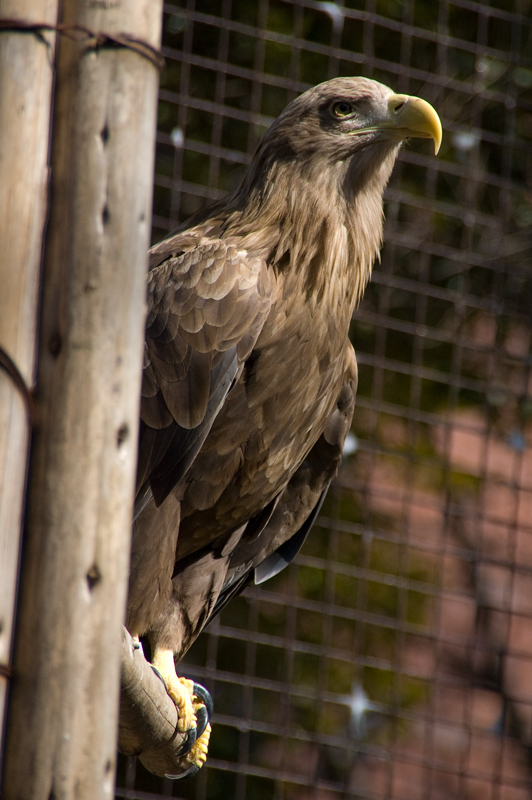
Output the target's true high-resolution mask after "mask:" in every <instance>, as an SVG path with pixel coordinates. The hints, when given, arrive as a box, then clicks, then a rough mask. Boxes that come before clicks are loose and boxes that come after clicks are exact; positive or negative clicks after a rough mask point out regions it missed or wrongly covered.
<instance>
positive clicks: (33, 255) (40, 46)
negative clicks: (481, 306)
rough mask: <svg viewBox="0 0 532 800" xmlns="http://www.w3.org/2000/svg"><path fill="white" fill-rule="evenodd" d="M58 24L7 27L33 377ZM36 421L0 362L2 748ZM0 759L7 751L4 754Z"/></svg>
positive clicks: (29, 1) (5, 100)
mask: <svg viewBox="0 0 532 800" xmlns="http://www.w3.org/2000/svg"><path fill="white" fill-rule="evenodd" d="M57 6H58V0H0V19H19V20H32V21H36V22H37V21H38V22H45V23H48V24H51V25H55V23H56V22H57ZM54 48H55V34H54V33H51V32H46V33H43V35H42V37H41V38H40V39H39V38H37V37H36V36H34V35H28V34H26V33H21V32H14V31H13V30H4V31H3V32H0V347H1V348H2V349H3V350H4V351H5V353H6V354H7V355H8V356H9V357H10V359H11V360H12V361H13V362H14V363H15V364H16V366H17V367H18V370H19V373H20V375H21V377H22V379H23V381H24V382H25V383H26V385H27V387H28V390H31V389H32V387H33V380H34V365H35V349H36V324H37V301H38V288H39V275H40V265H41V252H42V236H43V229H44V221H45V216H46V189H47V181H48V167H47V158H48V132H49V129H50V104H51V95H52V70H53V61H54ZM29 433H30V424H29V419H28V415H27V409H26V408H25V403H24V399H23V395H22V394H21V392H20V391H19V389H17V386H16V384H15V382H14V381H13V380H12V379H11V378H10V377H9V375H8V373H7V372H6V371H5V369H2V368H0V752H1V751H2V732H3V724H2V723H3V719H4V708H5V699H6V690H7V685H8V676H9V675H10V673H11V646H12V630H13V616H14V611H15V595H16V585H17V575H18V558H19V550H20V532H21V524H22V507H23V502H24V489H25V481H26V470H27V455H28V445H29ZM0 762H1V759H0Z"/></svg>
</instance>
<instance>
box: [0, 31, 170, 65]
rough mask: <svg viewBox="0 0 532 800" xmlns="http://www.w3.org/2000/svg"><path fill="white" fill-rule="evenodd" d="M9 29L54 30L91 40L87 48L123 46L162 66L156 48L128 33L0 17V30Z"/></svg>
mask: <svg viewBox="0 0 532 800" xmlns="http://www.w3.org/2000/svg"><path fill="white" fill-rule="evenodd" d="M2 31H11V32H18V33H33V34H35V35H37V36H39V35H40V34H42V32H43V31H54V32H55V33H59V34H60V35H61V36H66V37H68V38H69V39H73V40H74V41H78V42H82V41H88V40H91V39H92V40H93V42H92V43H89V44H88V46H87V49H88V50H100V49H101V48H103V47H124V48H126V49H127V50H132V51H133V52H134V53H138V55H139V56H142V57H143V58H147V59H148V61H150V63H152V64H153V65H154V66H155V67H156V68H157V69H158V70H161V69H162V68H163V66H164V58H163V56H162V54H161V52H160V51H159V50H157V48H155V47H153V45H151V44H150V43H149V42H146V41H145V40H144V39H138V38H137V37H136V36H132V35H131V34H130V33H104V32H103V31H93V30H91V29H90V28H87V27H85V26H84V25H51V24H49V23H47V22H28V21H27V20H21V19H9V18H2V19H0V32H2Z"/></svg>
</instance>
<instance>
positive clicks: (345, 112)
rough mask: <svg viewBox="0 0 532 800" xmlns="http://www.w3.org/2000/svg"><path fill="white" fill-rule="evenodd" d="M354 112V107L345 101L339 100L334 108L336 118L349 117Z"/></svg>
mask: <svg viewBox="0 0 532 800" xmlns="http://www.w3.org/2000/svg"><path fill="white" fill-rule="evenodd" d="M354 110H355V109H354V108H353V106H352V105H351V104H350V103H347V102H346V101H345V100H338V102H336V103H334V105H333V107H332V113H333V114H334V116H335V117H348V116H349V114H352V113H353V111H354Z"/></svg>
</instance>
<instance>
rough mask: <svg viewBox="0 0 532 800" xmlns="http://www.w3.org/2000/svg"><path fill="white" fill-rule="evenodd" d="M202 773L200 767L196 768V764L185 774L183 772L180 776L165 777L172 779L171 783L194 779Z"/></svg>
mask: <svg viewBox="0 0 532 800" xmlns="http://www.w3.org/2000/svg"><path fill="white" fill-rule="evenodd" d="M199 771H200V767H198V766H196V764H192V766H191V767H189V768H188V769H187V770H186V771H185V772H182V773H181V774H180V775H165V776H164V777H165V778H170V780H171V781H182V780H183V778H193V777H194V775H196V774H197V773H198V772H199Z"/></svg>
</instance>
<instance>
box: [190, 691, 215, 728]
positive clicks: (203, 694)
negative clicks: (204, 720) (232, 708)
mask: <svg viewBox="0 0 532 800" xmlns="http://www.w3.org/2000/svg"><path fill="white" fill-rule="evenodd" d="M193 692H194V696H195V697H197V698H198V699H199V700H201V702H202V703H203V705H204V706H205V708H206V709H207V715H208V718H209V720H210V718H211V717H212V715H213V714H214V703H213V702H212V697H211V696H210V694H209V692H208V691H207V689H206V688H205V686H202V685H201V683H195V684H194V689H193ZM196 716H197V714H196Z"/></svg>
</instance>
